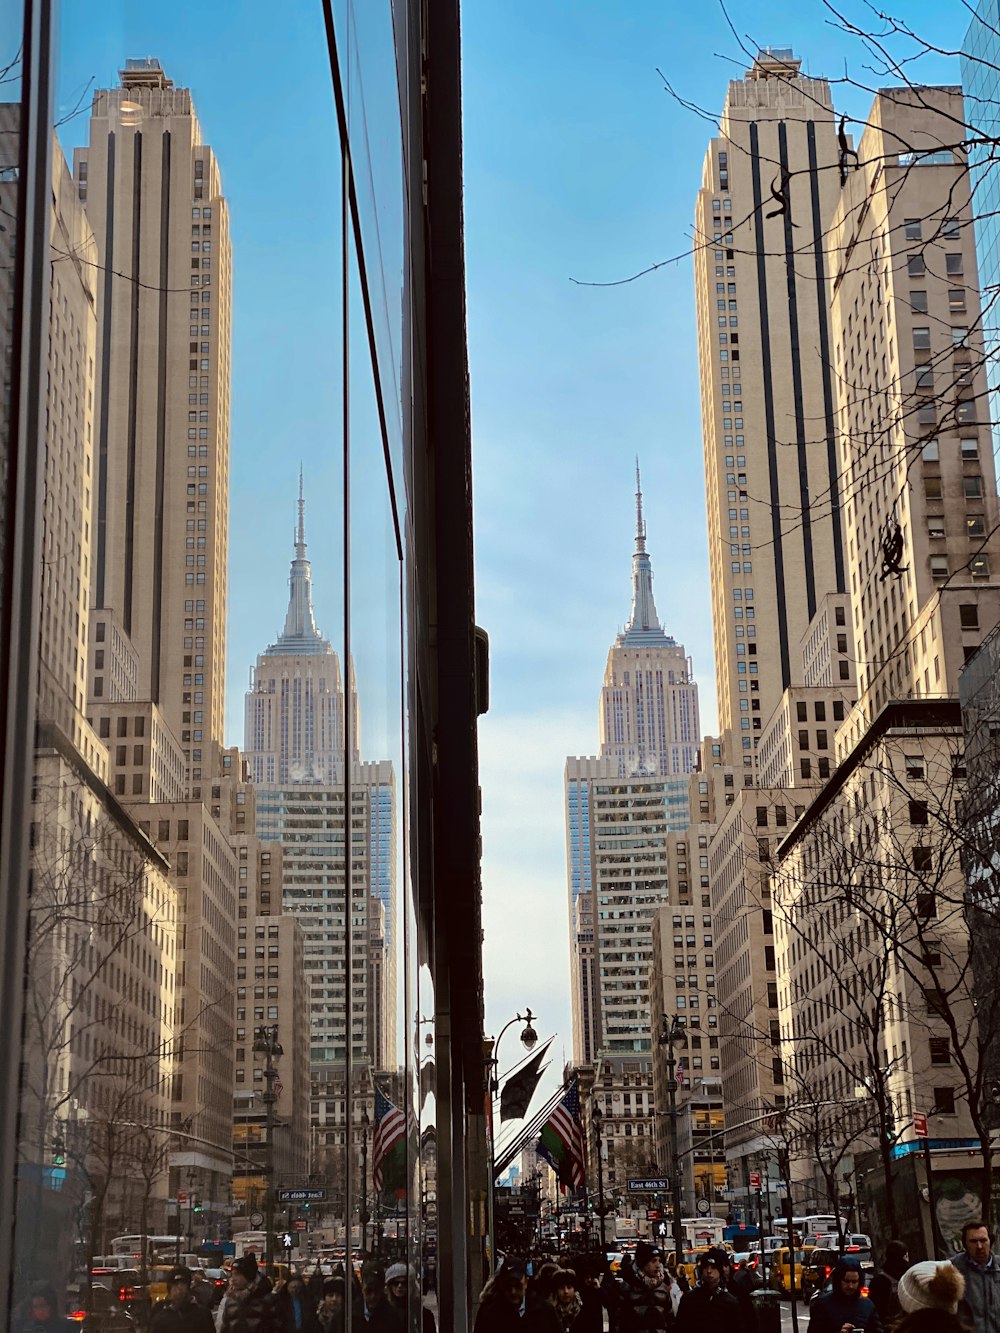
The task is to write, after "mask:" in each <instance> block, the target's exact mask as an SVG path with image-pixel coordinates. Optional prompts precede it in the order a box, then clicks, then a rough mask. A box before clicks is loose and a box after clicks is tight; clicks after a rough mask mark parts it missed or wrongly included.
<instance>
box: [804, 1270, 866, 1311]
mask: <svg viewBox="0 0 1000 1333" xmlns="http://www.w3.org/2000/svg"><path fill="white" fill-rule="evenodd" d="M871 1279H872V1274H871V1273H866V1274H864V1275H863V1276H862V1278H861V1295H862V1296H867V1295H868V1289H869V1286H870V1284H871ZM828 1291H833V1279H832V1278H827V1280H826V1281H825V1282H824V1283H823V1284H822V1285H821V1286H818V1287H816V1289H815V1290H814V1291H813V1292H812V1294H811V1295H810V1297H809V1304H810V1305H812V1303H813V1301H814V1300H815V1299H816V1297H817V1296H824V1295H825V1294H826V1293H827V1292H828Z"/></svg>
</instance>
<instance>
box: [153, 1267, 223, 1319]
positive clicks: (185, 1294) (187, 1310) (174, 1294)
mask: <svg viewBox="0 0 1000 1333" xmlns="http://www.w3.org/2000/svg"><path fill="white" fill-rule="evenodd" d="M191 1282H192V1278H191V1270H190V1268H187V1267H185V1266H184V1265H183V1264H181V1265H180V1266H179V1267H177V1268H174V1269H172V1270H171V1272H170V1275H169V1277H168V1278H167V1292H168V1295H167V1299H166V1300H165V1301H157V1303H156V1305H155V1306H154V1307H153V1312H152V1314H151V1315H150V1319H149V1329H150V1333H214V1325H213V1323H212V1316H211V1314H210V1313H209V1311H208V1310H207V1309H206V1308H205V1306H204V1305H202V1304H201V1302H200V1301H197V1300H195V1298H194V1295H193V1293H192V1291H191Z"/></svg>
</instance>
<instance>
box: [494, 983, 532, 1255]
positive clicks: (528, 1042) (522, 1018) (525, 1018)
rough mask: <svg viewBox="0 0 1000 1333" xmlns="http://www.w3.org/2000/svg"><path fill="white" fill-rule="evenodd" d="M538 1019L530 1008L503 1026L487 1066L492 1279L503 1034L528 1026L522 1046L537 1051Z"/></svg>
mask: <svg viewBox="0 0 1000 1333" xmlns="http://www.w3.org/2000/svg"><path fill="white" fill-rule="evenodd" d="M536 1018H537V1015H536V1014H533V1013H532V1012H531V1008H530V1006H529V1007H528V1008H527V1009H525V1011H524V1014H523V1015H522V1014H521V1012H520V1010H519V1011H518V1012H517V1013H516V1014H515V1015H514V1017H513V1018H512V1019H510V1020H509V1021H508V1022H507V1023H505V1024H504V1025H503V1027H502V1028H501V1029H500V1032H499V1033H498V1035H497V1037H496V1040H495V1041H494V1042H493V1045H492V1047H491V1049H490V1052H489V1055H488V1056H487V1065H486V1067H487V1088H486V1098H485V1100H486V1108H485V1110H486V1115H487V1121H488V1124H489V1130H490V1178H489V1182H488V1189H487V1194H486V1217H487V1221H486V1225H487V1226H488V1228H489V1248H490V1253H489V1261H490V1262H489V1266H490V1275H491V1276H492V1275H493V1274H495V1273H496V1271H497V1238H496V1141H495V1137H494V1129H493V1098H494V1096H495V1095H496V1093H497V1092H498V1091H499V1088H500V1078H499V1071H500V1060H499V1054H498V1052H499V1049H500V1039H501V1038H502V1037H503V1034H504V1033H505V1032H506V1031H507V1029H508V1028H511V1027H513V1026H514V1024H515V1023H524V1024H525V1028H524V1031H523V1032H522V1033H521V1045H522V1046H523V1047H524V1049H525V1050H526V1051H528V1052H531V1051H533V1050H534V1049H535V1046H536V1045H537V1044H538V1033H537V1032H536V1031H535V1029H534V1027H532V1023H533V1021H534V1020H535V1019H536Z"/></svg>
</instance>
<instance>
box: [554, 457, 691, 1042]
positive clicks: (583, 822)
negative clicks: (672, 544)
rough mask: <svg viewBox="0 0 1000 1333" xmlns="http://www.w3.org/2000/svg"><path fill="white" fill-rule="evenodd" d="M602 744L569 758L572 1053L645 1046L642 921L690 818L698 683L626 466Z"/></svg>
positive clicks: (663, 897)
mask: <svg viewBox="0 0 1000 1333" xmlns="http://www.w3.org/2000/svg"><path fill="white" fill-rule="evenodd" d="M600 741H601V745H600V753H599V755H597V756H595V757H591V758H582V759H578V758H572V757H571V758H568V759H567V760H566V768H565V774H564V781H565V791H566V861H567V887H568V908H569V930H570V939H571V956H572V994H573V1056H574V1060H575V1062H576V1063H578V1064H584V1063H586V1064H589V1063H592V1062H593V1061H594V1060H596V1059H597V1057H598V1055H599V1054H600V1053H602V1052H605V1053H608V1054H616V1053H617V1054H621V1053H624V1052H630V1051H639V1052H645V1051H648V1050H649V1049H650V1040H651V1039H650V1031H649V975H648V974H649V964H650V958H651V949H652V935H651V931H652V920H653V915H654V913H655V910H656V908H657V906H659V904H660V903H661V902H665V901H667V895H668V889H669V875H668V868H667V859H666V837H665V835H666V834H667V833H670V832H674V833H682V832H683V831H684V830H685V829H686V828H687V825H688V819H689V815H688V776H687V775H688V773H689V772H690V771H691V770H692V769H693V768H694V766H695V762H696V760H697V754H698V687H697V685H695V683H694V681H693V679H692V672H691V663H690V660H689V658H688V657H687V656H686V654H685V652H684V648H683V647H682V646H681V645H680V644H678V643H677V641H676V640H675V639H673V638H671V637H670V635H668V634H667V633H666V632H665V631H664V629H663V627H662V625H661V624H660V620H659V617H658V615H657V612H656V605H655V602H654V600H653V570H652V563H651V561H650V558H649V554H648V552H647V550H646V525H645V522H644V520H643V516H642V488H641V485H640V483H639V475H638V466H637V468H636V537H635V552H634V554H633V557H632V611H631V615H630V617H629V620H628V623H627V625H626V626H625V628H624V630H623V631H622V632H621V633H620V634H619V635H618V637H617V639H616V640H615V642H614V644H613V645H612V647H611V650H610V651H609V653H608V663H607V668H606V670H605V674H604V684H603V686H602V690H601V704H600Z"/></svg>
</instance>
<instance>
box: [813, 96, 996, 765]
mask: <svg viewBox="0 0 1000 1333" xmlns="http://www.w3.org/2000/svg"><path fill="white" fill-rule="evenodd" d="M961 115H962V99H961V93H960V91H959V90H958V89H955V88H932V89H921V90H920V92H919V93H916V92H910V93H907V92H906V90H904V89H894V90H893V92H892V95H891V96H881V95H880V96H879V97H876V99H875V102H874V104H873V106H872V114H871V117H870V119H869V121H868V122H867V128H866V129H865V132H864V135H863V136H862V139H861V142H860V143H859V145H858V152H859V157H860V162H861V165H860V166H859V168H858V169H857V170H851V171H850V172H849V173H848V176H847V180H846V181H845V183H844V187H843V190H842V191H841V195H840V199H839V201H838V205H837V208H836V209H835V210H834V212H833V215H832V217H831V225H830V231H829V239H828V242H827V245H828V256H829V257H828V265H829V268H830V280H831V331H832V341H831V346H832V355H833V363H834V366H835V367H836V371H837V414H838V428H839V433H838V438H839V447H840V457H841V475H842V477H843V480H844V494H845V504H844V519H845V533H846V541H847V559H848V570H849V592H850V596H851V608H852V610H851V616H852V622H853V623H852V625H851V627H850V628H851V630H852V632H853V635H854V645H855V657H856V661H857V689H858V700H859V705H858V710H857V713H856V716H855V718H854V725H853V726H851V727H850V728H848V729H847V730H845V732H844V733H843V737H842V742H843V747H850V746H851V745H853V744H854V743H855V742H856V741H857V739H858V737H859V736H860V734H861V733H862V731H863V730H864V728H865V727H867V726H868V725H870V724H871V723H872V722H873V720H874V718H875V717H876V715H877V714H878V712H879V711H880V710H881V708H882V707H884V706H885V704H886V703H887V702H889V701H890V700H891V699H899V698H906V697H908V696H911V695H912V696H918V697H927V696H931V695H938V696H941V695H945V696H949V697H954V696H956V695H957V692H958V672H959V669H960V667H961V666H962V663H963V662H964V660H965V656H966V653H965V648H966V647H972V646H976V645H978V643H979V642H980V638H981V634H980V631H981V629H988V628H990V627H991V626H992V624H994V623H995V622H996V619H997V615H998V607H1000V601H998V598H1000V593H998V587H1000V537H998V531H997V528H998V510H997V492H996V468H995V464H994V459H993V450H992V448H991V440H990V432H989V421H988V412H987V410H986V409H987V391H986V376H985V370H984V355H983V333H982V324H983V315H982V304H981V300H980V292H979V279H978V275H977V263H976V241H975V235H974V229H973V225H972V203H971V197H970V190H969V176H968V170H967V168H966V164H965V162H964V159H961V158H960V157H959V156H956V153H955V152H954V151H953V150H952V149H947V148H942V147H941V143H942V142H947V128H948V126H949V125H950V124H951V123H952V120H953V118H955V117H958V118H960V117H961ZM968 608H971V609H968ZM963 617H964V619H963Z"/></svg>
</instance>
